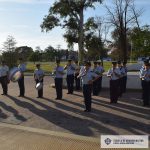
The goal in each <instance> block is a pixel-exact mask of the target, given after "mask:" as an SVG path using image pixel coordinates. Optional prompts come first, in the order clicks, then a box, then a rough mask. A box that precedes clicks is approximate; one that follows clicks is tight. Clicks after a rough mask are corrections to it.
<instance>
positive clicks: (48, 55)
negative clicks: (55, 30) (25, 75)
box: [44, 46, 57, 61]
mask: <svg viewBox="0 0 150 150" xmlns="http://www.w3.org/2000/svg"><path fill="white" fill-rule="evenodd" d="M56 56H57V52H56V50H55V49H54V48H53V47H52V46H48V47H47V48H46V49H45V50H44V58H45V60H46V61H54V60H55V57H56Z"/></svg>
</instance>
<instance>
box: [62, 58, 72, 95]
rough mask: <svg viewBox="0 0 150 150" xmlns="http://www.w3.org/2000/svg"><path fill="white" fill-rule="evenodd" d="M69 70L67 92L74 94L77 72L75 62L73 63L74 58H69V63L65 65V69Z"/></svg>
mask: <svg viewBox="0 0 150 150" xmlns="http://www.w3.org/2000/svg"><path fill="white" fill-rule="evenodd" d="M65 69H66V70H67V88H68V93H67V94H73V89H74V87H73V84H74V72H75V64H73V63H72V60H71V59H69V60H68V63H67V65H66V66H65V67H64V70H65Z"/></svg>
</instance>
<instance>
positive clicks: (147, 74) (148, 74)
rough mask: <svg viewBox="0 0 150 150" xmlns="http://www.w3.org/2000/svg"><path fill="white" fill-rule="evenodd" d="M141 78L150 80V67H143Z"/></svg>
mask: <svg viewBox="0 0 150 150" xmlns="http://www.w3.org/2000/svg"><path fill="white" fill-rule="evenodd" d="M140 78H141V79H142V80H145V81H150V69H148V70H146V69H142V70H141V71H140Z"/></svg>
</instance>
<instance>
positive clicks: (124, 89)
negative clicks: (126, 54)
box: [122, 61, 128, 93]
mask: <svg viewBox="0 0 150 150" xmlns="http://www.w3.org/2000/svg"><path fill="white" fill-rule="evenodd" d="M126 64H127V62H125V61H124V62H123V63H122V67H123V70H124V71H123V77H122V82H123V88H122V92H123V93H125V92H126V85H127V72H128V69H127V67H126Z"/></svg>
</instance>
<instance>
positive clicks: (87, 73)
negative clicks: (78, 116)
mask: <svg viewBox="0 0 150 150" xmlns="http://www.w3.org/2000/svg"><path fill="white" fill-rule="evenodd" d="M90 67H91V63H90V62H86V64H85V68H84V70H82V73H80V74H79V76H78V78H81V80H82V85H83V96H84V102H85V107H86V109H85V110H84V111H85V112H90V111H91V103H92V101H91V99H92V98H91V93H92V83H93V82H95V81H96V80H97V79H98V78H99V76H98V75H97V74H96V73H94V72H93V71H91V68H90ZM93 78H94V79H93Z"/></svg>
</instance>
